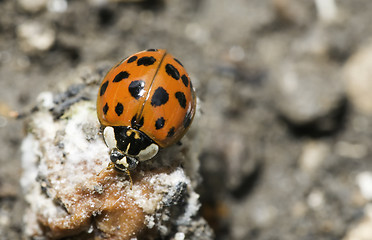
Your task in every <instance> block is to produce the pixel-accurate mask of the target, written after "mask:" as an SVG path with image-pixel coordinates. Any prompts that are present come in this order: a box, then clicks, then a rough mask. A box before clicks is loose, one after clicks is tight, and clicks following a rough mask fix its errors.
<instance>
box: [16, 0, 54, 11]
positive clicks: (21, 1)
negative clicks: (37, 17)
mask: <svg viewBox="0 0 372 240" xmlns="http://www.w3.org/2000/svg"><path fill="white" fill-rule="evenodd" d="M47 4H48V0H32V1H30V0H18V5H19V6H20V7H21V8H22V9H23V10H25V11H27V12H31V13H35V12H39V11H41V10H43V9H45V7H46V5H47Z"/></svg>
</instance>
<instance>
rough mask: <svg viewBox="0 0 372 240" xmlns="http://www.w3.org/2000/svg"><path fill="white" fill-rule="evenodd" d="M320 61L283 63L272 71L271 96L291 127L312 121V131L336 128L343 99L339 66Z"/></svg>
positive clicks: (301, 125) (343, 103)
mask: <svg viewBox="0 0 372 240" xmlns="http://www.w3.org/2000/svg"><path fill="white" fill-rule="evenodd" d="M328 66H329V65H327V67H325V66H324V64H322V63H321V62H319V61H315V59H314V60H312V61H309V60H303V61H299V62H289V63H284V64H283V65H282V67H281V68H280V70H278V71H277V72H275V73H274V75H275V80H274V84H273V85H274V88H273V98H274V102H275V106H276V108H277V110H278V112H279V115H280V116H281V117H283V118H284V119H285V120H286V121H288V123H290V124H291V125H293V127H299V128H301V127H304V128H306V126H309V125H311V126H312V129H313V131H317V132H328V131H333V130H335V129H337V128H338V126H339V125H338V124H339V123H340V122H339V120H340V119H339V117H340V114H342V111H343V107H344V106H345V102H344V99H345V97H344V89H343V83H342V81H341V80H340V76H339V74H338V68H336V67H335V68H332V67H328Z"/></svg>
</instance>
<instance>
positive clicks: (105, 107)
mask: <svg viewBox="0 0 372 240" xmlns="http://www.w3.org/2000/svg"><path fill="white" fill-rule="evenodd" d="M108 109H109V107H108V105H107V103H106V104H105V106H103V108H102V110H103V114H105V115H106V114H107V111H108Z"/></svg>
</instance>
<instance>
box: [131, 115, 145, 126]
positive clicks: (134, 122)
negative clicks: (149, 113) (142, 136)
mask: <svg viewBox="0 0 372 240" xmlns="http://www.w3.org/2000/svg"><path fill="white" fill-rule="evenodd" d="M143 123H144V118H143V117H142V118H141V119H140V120H139V121H138V120H137V114H136V115H134V116H133V118H132V120H131V121H130V124H131V126H132V128H135V129H139V128H141V127H142V126H143Z"/></svg>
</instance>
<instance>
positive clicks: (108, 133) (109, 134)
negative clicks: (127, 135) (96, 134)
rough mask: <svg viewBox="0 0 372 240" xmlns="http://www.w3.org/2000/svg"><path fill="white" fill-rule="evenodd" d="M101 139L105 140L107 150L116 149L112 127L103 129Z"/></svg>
mask: <svg viewBox="0 0 372 240" xmlns="http://www.w3.org/2000/svg"><path fill="white" fill-rule="evenodd" d="M103 138H104V139H105V143H106V145H107V147H108V148H110V149H113V148H116V144H117V143H116V138H115V133H114V128H113V127H105V129H104V130H103Z"/></svg>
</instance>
